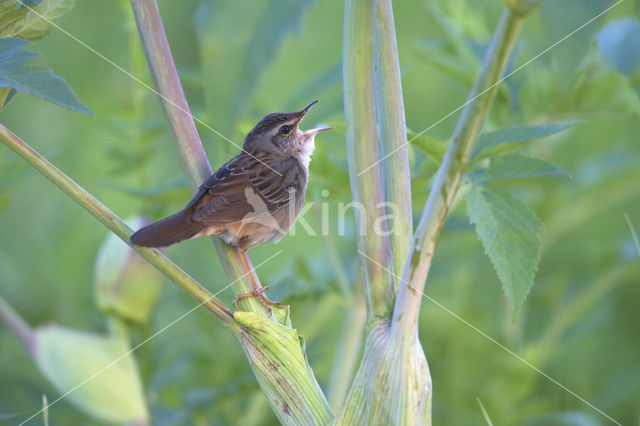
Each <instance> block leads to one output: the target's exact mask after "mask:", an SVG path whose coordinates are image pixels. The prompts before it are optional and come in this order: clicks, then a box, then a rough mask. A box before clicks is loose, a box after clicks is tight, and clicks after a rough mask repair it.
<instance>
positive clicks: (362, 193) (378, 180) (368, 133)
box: [343, 0, 395, 325]
mask: <svg viewBox="0 0 640 426" xmlns="http://www.w3.org/2000/svg"><path fill="white" fill-rule="evenodd" d="M374 1H375V0H348V1H347V3H346V5H345V22H344V58H343V75H344V108H345V122H346V138H347V153H348V158H349V176H350V180H351V193H352V198H353V202H354V204H355V206H356V207H355V208H354V214H355V223H356V232H357V235H358V249H359V250H360V251H361V252H362V253H364V254H365V255H366V256H369V257H370V258H372V259H375V261H376V262H371V261H369V260H368V259H366V258H364V257H362V256H361V257H360V258H359V263H360V270H361V273H362V286H363V291H364V296H365V302H366V306H367V318H368V322H369V325H371V323H372V322H376V321H379V320H382V319H385V318H388V317H390V315H391V312H392V307H393V298H394V296H395V280H394V277H393V274H390V273H389V272H388V270H389V269H393V264H392V259H391V247H390V243H389V238H388V237H387V236H386V230H387V223H386V218H385V217H384V216H385V214H386V212H385V205H384V186H383V184H382V177H381V170H380V165H379V164H376V165H375V166H374V167H371V168H370V169H369V170H367V172H366V173H360V172H361V171H362V170H364V169H366V168H367V167H370V166H371V165H372V164H375V163H376V161H377V160H378V158H379V148H378V137H377V128H376V102H375V96H374V95H375V93H374V90H375V89H374V80H373V72H372V67H373V10H374V9H373V6H374ZM362 206H364V208H362V209H361V208H360V207H362ZM380 265H382V266H384V267H386V269H385V268H384V267H381V266H380Z"/></svg>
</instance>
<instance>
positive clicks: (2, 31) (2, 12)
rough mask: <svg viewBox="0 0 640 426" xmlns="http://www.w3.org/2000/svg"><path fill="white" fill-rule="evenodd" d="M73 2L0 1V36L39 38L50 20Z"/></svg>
mask: <svg viewBox="0 0 640 426" xmlns="http://www.w3.org/2000/svg"><path fill="white" fill-rule="evenodd" d="M74 4H75V0H42V1H41V2H33V1H32V2H28V1H24V2H19V1H7V0H5V1H0V37H20V38H24V39H27V40H31V41H34V40H38V39H41V38H42V37H44V36H45V35H46V34H47V33H48V32H49V30H50V29H51V22H55V21H56V20H57V19H59V18H60V17H61V16H63V15H65V14H67V13H68V12H70V11H71V9H73V6H74Z"/></svg>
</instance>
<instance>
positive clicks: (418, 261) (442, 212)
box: [393, 9, 524, 344]
mask: <svg viewBox="0 0 640 426" xmlns="http://www.w3.org/2000/svg"><path fill="white" fill-rule="evenodd" d="M523 18H524V16H523V15H516V14H514V13H513V12H512V11H511V10H510V9H506V10H505V11H504V12H503V14H502V17H501V18H500V22H499V24H498V28H497V29H496V31H495V34H494V36H493V39H492V40H491V44H490V45H489V48H488V50H487V53H486V55H485V60H484V63H483V65H482V69H481V70H480V74H479V76H478V78H477V79H476V82H475V85H474V87H473V90H472V91H471V95H470V99H469V101H468V103H467V104H466V106H465V108H464V110H463V111H462V115H461V116H460V119H459V120H458V123H457V125H456V129H455V132H454V134H453V138H452V139H451V143H450V145H449V148H448V149H447V154H446V156H445V158H444V160H443V162H442V164H441V166H440V168H439V169H438V172H437V175H436V178H435V181H434V184H433V187H432V189H431V192H430V193H429V198H428V200H427V204H426V206H425V208H424V211H423V213H422V217H421V219H420V224H419V225H418V229H417V230H416V235H415V237H414V240H413V245H412V247H411V252H410V255H409V260H408V261H407V264H406V266H405V268H404V273H403V276H402V283H401V287H400V290H399V292H398V297H397V299H396V305H395V309H394V316H393V326H394V327H399V328H400V329H401V330H402V334H404V336H406V339H405V342H407V344H411V343H410V340H411V339H412V338H413V337H412V336H415V335H417V328H418V314H419V311H420V304H421V302H422V298H423V296H422V292H423V289H424V285H425V281H426V278H427V274H428V272H429V267H430V265H431V259H432V257H433V253H434V250H435V247H436V243H437V241H438V238H439V237H440V232H441V231H442V228H443V226H444V223H445V221H446V218H447V215H448V214H449V210H450V208H451V204H452V203H453V200H454V197H455V194H456V191H457V189H458V186H459V185H460V179H461V177H462V174H463V173H464V170H465V167H466V165H467V162H468V160H469V156H470V155H471V151H472V149H473V146H474V145H475V142H476V140H477V139H478V136H479V134H480V130H481V129H482V125H483V124H484V121H485V118H486V116H487V114H488V112H489V108H490V106H491V102H492V100H493V98H494V96H495V93H496V91H497V90H498V84H497V83H498V81H499V80H500V77H501V76H502V73H503V71H504V67H505V65H506V63H507V60H508V59H509V56H510V55H511V52H512V51H513V47H514V46H515V43H516V40H517V37H518V34H519V32H520V28H521V27H522V22H523Z"/></svg>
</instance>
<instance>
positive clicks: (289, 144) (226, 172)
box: [130, 101, 332, 291]
mask: <svg viewBox="0 0 640 426" xmlns="http://www.w3.org/2000/svg"><path fill="white" fill-rule="evenodd" d="M316 102H318V101H315V102H313V103H311V104H310V105H309V106H307V107H306V108H304V109H303V110H301V111H297V112H284V113H283V112H277V113H273V114H269V115H267V116H265V117H264V118H263V119H262V120H260V121H259V122H258V124H256V126H255V127H254V128H253V129H252V130H251V131H250V132H249V133H248V134H247V136H246V137H245V139H244V145H243V147H242V152H241V153H240V154H238V155H237V156H236V157H234V158H233V159H231V160H230V161H229V162H227V163H226V164H224V165H223V166H222V167H220V169H218V171H216V172H215V173H214V174H213V175H211V177H209V179H207V180H206V181H205V182H204V183H203V184H202V186H200V189H199V190H198V193H197V194H196V195H195V197H193V199H192V200H191V201H190V202H189V204H187V206H186V207H185V208H184V209H182V210H181V211H179V212H178V213H176V214H174V215H172V216H169V217H167V218H164V219H162V220H159V221H158V222H155V223H152V224H150V225H148V226H145V227H143V228H141V229H139V230H138V231H137V232H135V233H134V234H133V235H132V236H131V239H130V241H131V243H132V244H134V245H137V246H142V247H165V246H168V245H171V244H175V243H178V242H180V241H183V240H187V239H190V238H195V237H199V236H202V235H218V236H220V237H222V238H223V239H224V241H226V242H227V243H228V244H232V245H235V246H237V247H238V249H239V250H240V251H241V252H243V254H244V252H246V251H247V250H250V249H252V248H253V247H255V246H257V245H260V244H262V243H264V242H267V241H271V240H275V241H278V240H280V239H281V238H282V237H284V235H286V233H287V232H288V231H289V229H290V228H291V227H292V226H293V224H294V223H295V221H296V219H297V217H298V214H299V213H300V210H301V209H302V205H303V203H304V197H305V190H306V187H307V179H308V176H309V162H310V160H311V154H312V153H313V150H314V143H315V142H314V138H315V136H316V134H317V133H318V132H321V131H323V130H328V129H331V128H332V127H323V128H317V129H312V130H307V131H302V130H300V129H299V128H298V126H299V124H300V121H302V118H303V117H304V116H305V114H306V113H307V112H308V111H309V109H310V108H311V107H312V106H313V105H314V104H315V103H316ZM243 259H245V261H246V259H247V258H246V256H244V257H243ZM254 289H255V290H256V291H260V290H259V289H258V288H255V286H254Z"/></svg>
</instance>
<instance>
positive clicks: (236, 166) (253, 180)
mask: <svg viewBox="0 0 640 426" xmlns="http://www.w3.org/2000/svg"><path fill="white" fill-rule="evenodd" d="M257 158H259V159H260V160H258V159H257ZM260 161H262V162H264V163H265V164H267V165H268V166H269V167H270V168H268V167H266V166H265V165H264V164H261V163H260ZM301 173H303V170H302V168H301V166H300V164H299V163H298V161H297V160H296V159H295V158H293V157H288V158H285V159H283V158H281V157H280V158H277V157H274V156H273V155H270V154H269V153H260V155H256V156H255V157H252V156H249V155H246V154H244V153H243V154H241V155H239V156H237V157H235V158H234V159H232V160H231V161H229V162H228V163H226V164H225V165H223V166H222V167H221V168H220V169H219V170H218V171H217V172H216V173H214V174H213V175H212V176H211V177H210V178H209V179H208V180H207V181H206V182H205V183H204V184H203V185H202V186H201V187H200V190H199V191H198V194H197V195H196V196H195V197H194V199H193V200H191V202H190V203H189V205H187V207H186V208H187V209H191V210H192V211H193V215H192V220H194V221H197V222H201V223H203V224H205V225H207V226H211V225H218V226H219V225H227V224H230V223H241V222H242V221H243V220H250V218H251V217H255V216H261V215H264V216H268V215H269V214H270V213H272V212H274V211H275V210H277V209H278V208H280V207H283V206H285V205H286V204H288V203H290V202H292V200H293V198H294V197H292V194H296V193H297V189H298V186H297V185H298V184H297V182H300V181H301V180H300V179H299V176H300V174H301ZM297 177H298V178H297Z"/></svg>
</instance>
